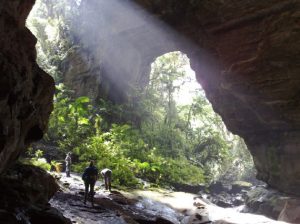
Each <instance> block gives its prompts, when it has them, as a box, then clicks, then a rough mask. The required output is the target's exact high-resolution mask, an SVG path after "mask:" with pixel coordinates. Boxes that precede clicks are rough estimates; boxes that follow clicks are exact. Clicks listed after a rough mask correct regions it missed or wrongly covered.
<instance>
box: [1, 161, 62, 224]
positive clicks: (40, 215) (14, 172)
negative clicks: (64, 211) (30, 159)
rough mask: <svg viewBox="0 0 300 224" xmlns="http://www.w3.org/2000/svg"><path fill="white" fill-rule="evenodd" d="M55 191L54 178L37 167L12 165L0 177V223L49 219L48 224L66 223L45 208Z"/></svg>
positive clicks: (8, 223) (48, 208) (58, 215)
mask: <svg viewBox="0 0 300 224" xmlns="http://www.w3.org/2000/svg"><path fill="white" fill-rule="evenodd" d="M58 189H59V187H58V184H57V183H56V181H55V179H54V178H53V177H52V176H51V175H50V174H48V173H47V172H46V171H44V170H42V169H41V168H39V167H34V166H31V165H24V164H16V165H15V166H14V167H12V168H11V169H9V170H7V171H6V173H5V174H4V175H2V176H1V178H0V201H1V203H0V223H5V224H14V223H16V222H17V223H20V221H21V222H22V223H23V222H24V223H30V222H31V223H32V224H34V223H36V224H37V223H46V222H47V220H52V221H53V222H50V221H49V222H48V223H55V224H56V223H57V224H64V223H66V224H67V223H68V220H67V219H65V218H63V217H62V215H61V214H60V213H59V212H58V211H55V210H53V209H52V208H51V207H49V205H48V201H49V200H50V198H51V197H52V196H53V195H54V194H55V192H57V190H58ZM44 219H45V220H46V221H43V222H41V220H44ZM1 220H4V221H3V222H1ZM30 220H31V221H30ZM38 220H40V221H38Z"/></svg>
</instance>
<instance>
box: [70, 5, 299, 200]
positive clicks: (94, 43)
mask: <svg viewBox="0 0 300 224" xmlns="http://www.w3.org/2000/svg"><path fill="white" fill-rule="evenodd" d="M134 2H136V3H137V4H138V5H135V4H133V3H130V2H129V1H125V2H124V1H119V0H115V1H110V2H107V1H104V0H101V1H96V0H83V1H82V6H81V10H82V14H81V21H83V24H82V27H81V28H80V29H79V30H78V33H77V35H78V36H79V37H80V38H81V39H82V46H83V47H82V49H81V50H80V51H82V52H89V55H88V58H92V59H93V60H94V62H96V63H95V64H93V66H91V67H90V68H89V69H85V71H89V73H91V74H92V75H94V74H95V72H91V71H96V70H97V68H98V70H97V71H98V74H99V76H100V77H101V78H102V79H101V78H100V79H97V80H98V82H95V84H96V85H97V87H99V88H100V92H101V93H99V96H104V95H108V96H109V98H110V99H112V100H114V101H115V102H122V101H124V100H126V99H127V97H126V96H127V94H128V89H130V85H135V84H137V85H145V84H146V83H147V82H148V80H149V69H150V64H151V63H152V62H153V61H154V60H155V58H156V57H158V56H160V55H162V54H164V53H168V52H171V51H174V50H180V51H182V52H184V53H186V54H187V55H188V57H189V58H190V60H191V66H192V68H193V69H194V70H195V71H196V75H197V80H198V81H199V82H200V83H201V85H202V87H203V88H204V90H205V92H206V96H207V98H208V99H209V101H210V102H211V103H212V105H213V108H214V110H215V111H216V112H217V113H219V114H220V115H221V117H222V119H223V121H224V122H225V124H226V126H227V127H228V128H229V129H230V130H231V131H232V132H233V133H235V134H238V135H240V136H241V137H243V138H244V139H245V142H246V143H247V146H248V148H249V150H250V151H251V153H252V155H253V157H254V162H255V166H256V168H257V170H258V178H259V179H261V180H263V181H265V182H267V183H268V184H269V185H270V186H273V187H275V188H277V189H280V190H282V191H285V192H289V193H294V194H298V195H300V191H299V188H300V165H299V164H300V161H299V158H300V150H299V148H300V147H299V146H300V141H299V139H300V138H299V137H300V116H299V114H300V113H299V111H300V104H299V97H300V95H299V92H300V87H299V86H300V85H299V84H300V79H299V70H300V64H299V61H300V54H299V52H300V49H299V48H300V47H299V46H300V38H299V36H300V35H299V17H300V13H299V8H300V6H299V4H300V3H299V1H297V0H287V1H281V0H270V1H261V2H258V1H252V0H243V1H233V0H204V1H194V0H187V1H175V0H170V1H150V0H135V1H134ZM120 11H122V12H123V13H118V12H120ZM112 18H113V19H112ZM79 27H80V26H79ZM82 57H83V58H87V57H86V56H84V54H83V56H82ZM71 67H72V66H71ZM79 75H80V74H79ZM82 77H85V76H82ZM101 80H102V81H101ZM103 80H105V82H104V81H103ZM88 86H90V85H88ZM89 88H91V87H89Z"/></svg>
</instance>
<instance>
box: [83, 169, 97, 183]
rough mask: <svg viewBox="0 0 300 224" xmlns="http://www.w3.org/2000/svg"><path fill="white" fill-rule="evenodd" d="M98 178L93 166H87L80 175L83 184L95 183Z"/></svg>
mask: <svg viewBox="0 0 300 224" xmlns="http://www.w3.org/2000/svg"><path fill="white" fill-rule="evenodd" d="M97 177H98V170H97V168H96V167H94V166H89V167H87V168H86V169H85V170H84V173H83V174H82V180H83V181H85V182H96V180H97Z"/></svg>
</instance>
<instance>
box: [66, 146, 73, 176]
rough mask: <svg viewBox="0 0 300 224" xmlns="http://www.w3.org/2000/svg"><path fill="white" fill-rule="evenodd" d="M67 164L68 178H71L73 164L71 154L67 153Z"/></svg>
mask: <svg viewBox="0 0 300 224" xmlns="http://www.w3.org/2000/svg"><path fill="white" fill-rule="evenodd" d="M65 162H66V175H67V177H70V172H71V163H72V159H71V152H68V153H67V156H66V158H65Z"/></svg>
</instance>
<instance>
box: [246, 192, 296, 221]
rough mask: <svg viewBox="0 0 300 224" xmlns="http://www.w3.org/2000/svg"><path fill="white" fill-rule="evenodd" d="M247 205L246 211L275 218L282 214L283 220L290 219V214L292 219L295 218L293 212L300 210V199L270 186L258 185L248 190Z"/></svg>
mask: <svg viewBox="0 0 300 224" xmlns="http://www.w3.org/2000/svg"><path fill="white" fill-rule="evenodd" d="M246 206H247V207H246V208H245V210H244V211H246V212H253V213H257V214H263V215H265V216H267V217H270V218H273V219H277V218H278V217H279V216H280V214H281V216H280V217H281V219H282V220H283V219H288V217H289V216H290V219H294V217H295V215H293V214H297V212H298V211H300V208H299V206H300V199H299V198H297V197H295V196H293V195H287V194H284V193H281V192H278V191H276V190H273V189H270V188H265V187H256V188H254V189H252V190H251V191H249V192H248V194H247V198H246ZM285 214H286V215H285ZM289 214H290V215H289ZM284 217H285V218H284ZM296 217H297V216H296Z"/></svg>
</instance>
